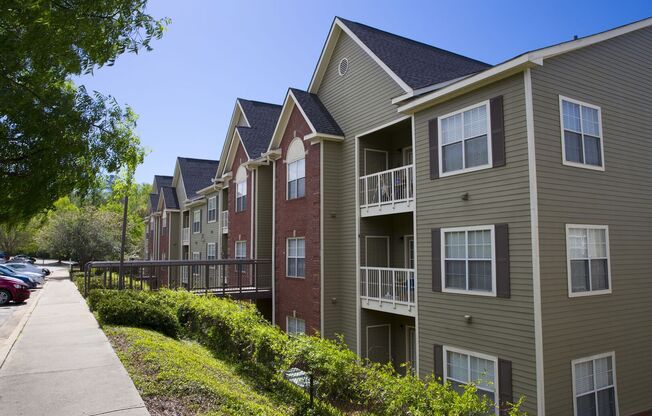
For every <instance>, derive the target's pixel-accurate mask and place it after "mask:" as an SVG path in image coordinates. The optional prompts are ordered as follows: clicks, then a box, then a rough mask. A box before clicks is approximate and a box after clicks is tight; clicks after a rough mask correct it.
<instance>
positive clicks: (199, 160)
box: [177, 156, 219, 162]
mask: <svg viewBox="0 0 652 416" xmlns="http://www.w3.org/2000/svg"><path fill="white" fill-rule="evenodd" d="M177 159H183V160H192V161H196V162H219V160H216V159H199V158H196V157H185V156H177Z"/></svg>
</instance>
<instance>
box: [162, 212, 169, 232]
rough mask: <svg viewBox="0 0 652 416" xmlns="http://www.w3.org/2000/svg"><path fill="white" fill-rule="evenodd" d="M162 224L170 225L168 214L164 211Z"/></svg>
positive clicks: (165, 226) (164, 226) (164, 225)
mask: <svg viewBox="0 0 652 416" xmlns="http://www.w3.org/2000/svg"><path fill="white" fill-rule="evenodd" d="M162 226H163V228H167V226H168V214H166V213H165V212H164V213H163V220H162Z"/></svg>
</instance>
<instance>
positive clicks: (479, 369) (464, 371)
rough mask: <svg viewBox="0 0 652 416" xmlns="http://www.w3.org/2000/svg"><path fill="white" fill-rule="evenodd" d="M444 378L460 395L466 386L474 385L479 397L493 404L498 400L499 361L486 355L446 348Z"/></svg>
mask: <svg viewBox="0 0 652 416" xmlns="http://www.w3.org/2000/svg"><path fill="white" fill-rule="evenodd" d="M444 357H445V358H444V360H445V361H444V362H445V363H446V366H445V369H444V378H445V380H446V381H448V382H450V383H451V384H452V386H453V388H454V389H455V390H456V391H458V392H459V393H460V394H461V393H463V392H464V386H465V385H467V384H470V383H471V384H474V385H475V386H476V387H477V394H478V396H480V397H482V396H486V397H487V398H488V399H489V400H490V401H491V402H494V403H495V402H496V399H497V398H498V371H497V367H498V359H497V358H496V357H490V356H487V355H484V354H478V353H474V352H470V351H464V350H458V349H455V348H450V347H444Z"/></svg>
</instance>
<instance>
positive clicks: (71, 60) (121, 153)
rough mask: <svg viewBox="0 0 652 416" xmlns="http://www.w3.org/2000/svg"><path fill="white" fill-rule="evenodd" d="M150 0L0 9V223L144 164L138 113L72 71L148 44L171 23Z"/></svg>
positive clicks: (70, 1) (37, 3)
mask: <svg viewBox="0 0 652 416" xmlns="http://www.w3.org/2000/svg"><path fill="white" fill-rule="evenodd" d="M146 5H147V0H103V1H84V0H59V1H47V0H7V1H3V2H2V5H1V6H0V183H2V185H3V186H2V192H0V206H1V207H2V210H0V223H8V222H12V223H16V222H19V221H22V220H25V219H28V218H30V217H32V216H33V215H34V214H36V213H38V212H42V211H44V210H45V209H48V208H50V207H51V206H52V204H53V203H54V201H56V200H57V199H58V198H59V197H61V196H64V195H68V194H70V193H71V192H72V191H78V192H79V193H81V194H84V193H85V192H87V191H88V190H90V189H97V182H98V176H99V174H100V173H102V172H117V171H119V170H120V169H121V168H124V167H125V166H135V165H137V164H139V163H140V162H141V161H142V158H143V151H142V148H141V147H140V143H139V140H138V137H137V136H136V135H135V134H134V126H135V124H136V115H135V114H134V112H133V111H132V110H131V109H130V108H129V107H126V108H122V107H121V106H119V105H118V104H117V102H116V101H115V100H114V99H113V98H112V97H110V96H106V95H103V94H100V93H98V92H93V93H91V92H89V91H86V89H85V88H84V87H83V86H80V87H76V86H75V85H74V84H73V82H72V81H71V77H72V76H76V75H80V74H85V73H91V72H92V71H93V70H95V69H97V68H99V67H102V66H104V65H112V64H113V63H114V62H115V60H116V58H117V57H118V56H120V55H121V54H123V53H125V52H136V53H137V52H138V51H140V50H150V49H151V46H150V43H151V41H152V40H153V39H157V38H160V37H161V36H162V34H163V31H164V29H165V25H166V24H167V23H168V20H167V19H161V20H157V19H155V18H153V17H152V16H150V15H148V14H147V13H146V12H145V9H146Z"/></svg>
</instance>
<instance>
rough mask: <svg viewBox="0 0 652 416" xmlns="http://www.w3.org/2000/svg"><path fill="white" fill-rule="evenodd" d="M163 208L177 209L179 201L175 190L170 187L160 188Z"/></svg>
mask: <svg viewBox="0 0 652 416" xmlns="http://www.w3.org/2000/svg"><path fill="white" fill-rule="evenodd" d="M161 193H162V194H163V200H164V201H165V207H166V208H168V209H179V199H178V198H177V190H176V188H173V187H171V186H164V187H162V188H161Z"/></svg>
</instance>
